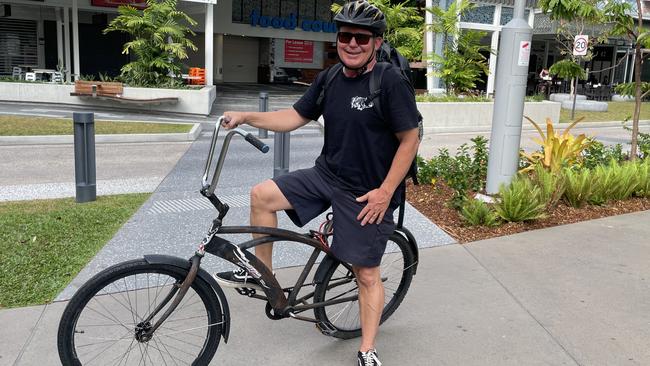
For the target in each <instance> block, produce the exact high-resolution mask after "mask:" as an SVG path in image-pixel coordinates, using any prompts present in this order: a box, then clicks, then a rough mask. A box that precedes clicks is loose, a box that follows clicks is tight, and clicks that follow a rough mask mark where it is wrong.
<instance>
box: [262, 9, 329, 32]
mask: <svg viewBox="0 0 650 366" xmlns="http://www.w3.org/2000/svg"><path fill="white" fill-rule="evenodd" d="M250 18H251V26H253V27H256V26H258V25H259V26H260V27H262V28H267V27H272V28H275V29H280V28H284V29H288V30H294V29H296V27H297V26H298V20H297V19H296V16H295V15H294V14H293V13H291V14H290V15H289V16H288V17H285V18H280V17H268V16H265V15H260V13H259V12H258V11H257V10H256V9H253V11H251V16H250ZM300 29H302V30H303V31H305V32H325V33H336V32H337V29H336V23H333V22H324V21H322V20H309V19H303V21H302V22H300Z"/></svg>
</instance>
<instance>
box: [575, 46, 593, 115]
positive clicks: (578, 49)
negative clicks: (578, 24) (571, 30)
mask: <svg viewBox="0 0 650 366" xmlns="http://www.w3.org/2000/svg"><path fill="white" fill-rule="evenodd" d="M588 50H589V36H588V35H586V34H578V35H577V36H575V38H574V40H573V56H576V57H581V56H587V51H588ZM578 65H580V59H578ZM577 98H578V77H577V76H576V78H575V81H574V83H573V105H572V107H571V120H573V119H574V118H575V114H576V99H577Z"/></svg>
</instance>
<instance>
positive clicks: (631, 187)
mask: <svg viewBox="0 0 650 366" xmlns="http://www.w3.org/2000/svg"><path fill="white" fill-rule="evenodd" d="M610 168H611V169H612V170H614V175H615V177H616V178H615V179H616V181H617V184H616V185H615V186H614V190H613V191H612V197H611V198H612V199H615V200H619V201H621V200H626V199H628V198H630V197H631V196H632V194H634V192H635V191H636V190H637V186H638V185H639V178H638V176H637V174H638V172H637V164H635V163H631V162H629V163H624V164H621V165H619V164H612V165H611V166H610Z"/></svg>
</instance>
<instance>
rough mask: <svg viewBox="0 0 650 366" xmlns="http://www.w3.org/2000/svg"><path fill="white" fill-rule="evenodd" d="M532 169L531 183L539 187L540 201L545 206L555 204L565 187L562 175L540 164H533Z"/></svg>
mask: <svg viewBox="0 0 650 366" xmlns="http://www.w3.org/2000/svg"><path fill="white" fill-rule="evenodd" d="M534 171H535V174H534V175H533V178H532V179H533V183H534V184H535V185H536V186H537V187H539V188H540V199H541V201H542V202H544V204H546V207H553V206H556V205H557V203H558V201H559V200H560V198H562V195H563V194H564V190H565V189H566V185H565V182H564V176H563V175H562V174H557V173H552V172H549V171H548V170H546V169H544V167H543V166H542V165H540V164H537V165H535V168H534Z"/></svg>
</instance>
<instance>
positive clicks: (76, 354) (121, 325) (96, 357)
mask: <svg viewBox="0 0 650 366" xmlns="http://www.w3.org/2000/svg"><path fill="white" fill-rule="evenodd" d="M185 276H187V270H185V269H183V268H179V267H175V266H172V265H167V264H150V263H148V262H146V261H145V260H144V259H138V260H133V261H129V262H124V263H120V264H117V265H115V266H112V267H110V268H108V269H106V270H104V271H102V272H100V273H99V274H98V275H96V276H95V277H93V278H92V279H90V280H89V281H88V282H87V283H86V284H85V285H84V286H82V287H81V288H80V289H79V291H77V293H76V294H75V295H74V296H73V298H72V299H71V300H70V302H69V303H68V306H67V307H66V309H65V311H64V312H63V316H62V317H61V322H60V324H59V331H58V339H57V343H58V348H59V357H60V358H61V362H62V364H64V365H94V364H97V365H140V364H151V365H190V364H191V365H207V364H208V363H209V362H210V360H211V359H212V357H213V356H214V353H215V352H216V351H217V347H218V345H219V338H220V336H221V326H222V325H221V324H222V313H221V306H220V304H219V300H218V298H217V296H216V295H215V293H214V290H212V288H211V287H210V285H209V284H208V283H206V282H205V281H203V280H202V279H201V278H199V277H197V278H196V279H195V280H194V283H192V286H191V287H190V289H189V290H188V292H187V293H186V294H185V297H184V298H183V300H182V301H181V303H180V304H179V305H178V307H177V308H176V309H175V310H174V312H173V313H172V314H171V315H170V316H169V318H167V320H165V322H164V323H163V324H162V325H161V326H160V328H158V329H157V330H156V331H155V332H154V333H153V336H152V337H151V339H147V337H143V336H142V334H143V329H144V330H146V329H147V327H151V325H153V324H155V322H156V321H157V319H158V317H159V316H160V315H162V314H163V313H164V311H165V310H166V309H167V307H168V306H169V304H170V303H171V300H169V298H168V299H166V300H165V298H166V297H167V295H168V294H170V291H172V290H173V289H174V288H175V287H176V286H178V285H179V284H180V283H181V282H182V281H183V280H184V278H185ZM163 302H166V305H165V306H164V307H163V308H162V310H161V311H159V312H158V313H157V314H156V315H155V316H154V317H153V319H151V320H147V317H148V316H149V315H150V314H152V312H153V311H154V309H156V308H157V307H158V306H159V305H160V304H161V303H163Z"/></svg>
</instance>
